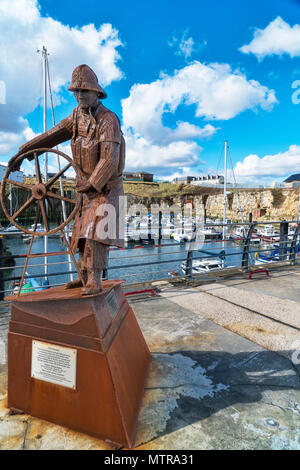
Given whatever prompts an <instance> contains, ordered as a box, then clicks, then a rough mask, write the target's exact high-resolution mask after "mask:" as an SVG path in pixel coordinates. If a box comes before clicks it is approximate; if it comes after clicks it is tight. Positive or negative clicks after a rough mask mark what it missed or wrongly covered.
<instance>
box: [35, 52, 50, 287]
mask: <svg viewBox="0 0 300 470" xmlns="http://www.w3.org/2000/svg"><path fill="white" fill-rule="evenodd" d="M37 52H41V53H42V60H43V110H44V132H46V131H47V56H48V52H47V49H46V48H45V46H43V49H42V50H41V51H40V50H38V51H37ZM47 180H48V155H47V153H45V156H44V182H45V183H46V182H47ZM45 205H46V213H48V204H47V201H45ZM44 253H48V237H47V235H46V236H45V237H44ZM44 273H45V281H46V284H48V257H47V256H45V266H44Z"/></svg>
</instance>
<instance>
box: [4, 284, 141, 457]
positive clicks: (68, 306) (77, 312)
mask: <svg viewBox="0 0 300 470" xmlns="http://www.w3.org/2000/svg"><path fill="white" fill-rule="evenodd" d="M121 283H122V281H104V282H103V291H102V292H100V293H99V294H96V295H91V296H82V295H81V288H77V289H70V290H65V289H64V287H56V288H52V289H47V290H44V291H40V292H34V293H28V294H23V295H21V296H20V297H15V296H11V297H8V298H7V300H10V301H11V322H10V328H9V333H8V407H9V408H11V409H12V410H14V411H21V412H24V413H27V414H30V415H32V416H36V417H38V418H42V419H45V420H48V421H51V422H53V423H56V424H59V425H63V426H66V427H69V428H71V429H74V430H76V431H80V432H83V433H87V434H90V435H92V436H95V437H99V438H101V439H105V440H108V441H112V442H114V443H117V444H120V445H123V446H126V447H129V448H131V447H133V445H134V439H135V433H136V427H137V418H138V413H139V409H140V405H141V400H142V397H143V392H144V386H145V381H146V378H147V371H148V366H149V361H150V352H149V349H148V347H147V345H146V342H145V340H144V337H143V335H142V332H141V330H140V328H139V325H138V323H137V321H136V318H135V315H134V313H133V311H132V309H131V307H130V306H129V304H128V302H127V300H126V298H125V296H124V294H123V293H122V290H121ZM33 341H42V342H46V343H49V344H53V345H56V346H63V347H67V348H73V349H76V351H77V363H76V387H75V389H71V388H68V387H66V386H62V385H57V384H54V383H50V382H48V381H44V380H40V379H36V378H33V377H32V376H31V375H32V369H31V359H32V342H33Z"/></svg>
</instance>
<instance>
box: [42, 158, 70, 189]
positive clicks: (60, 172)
mask: <svg viewBox="0 0 300 470" xmlns="http://www.w3.org/2000/svg"><path fill="white" fill-rule="evenodd" d="M70 166H72V164H71V163H69V164H68V165H66V166H65V167H64V168H63V169H62V170H60V171H59V172H58V173H56V175H54V176H52V178H50V179H49V180H48V181H47V183H46V188H49V187H50V186H51V185H52V184H53V183H55V181H57V180H58V178H60V177H61V175H62V174H63V173H64V172H65V171H67V170H68V169H69V168H70Z"/></svg>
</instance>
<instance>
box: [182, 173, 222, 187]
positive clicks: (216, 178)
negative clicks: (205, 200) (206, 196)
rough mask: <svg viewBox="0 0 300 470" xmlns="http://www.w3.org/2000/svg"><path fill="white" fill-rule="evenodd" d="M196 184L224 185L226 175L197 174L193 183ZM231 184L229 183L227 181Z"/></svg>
mask: <svg viewBox="0 0 300 470" xmlns="http://www.w3.org/2000/svg"><path fill="white" fill-rule="evenodd" d="M191 184H192V185H194V186H217V185H224V176H222V175H206V176H204V175H203V176H197V177H195V178H194V180H193V181H192V183H191ZM227 184H229V183H227Z"/></svg>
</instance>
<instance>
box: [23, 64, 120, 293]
mask: <svg viewBox="0 0 300 470" xmlns="http://www.w3.org/2000/svg"><path fill="white" fill-rule="evenodd" d="M69 90H70V91H73V92H74V95H75V98H76V101H77V103H78V106H77V107H76V108H75V109H74V111H73V112H72V114H71V115H70V116H68V117H67V118H66V119H63V120H62V121H61V122H60V123H59V124H58V125H56V126H54V127H53V128H52V129H50V130H49V131H47V132H45V133H44V134H41V135H39V136H38V137H35V138H34V139H32V140H30V141H29V142H27V143H26V144H24V145H22V146H21V147H20V149H19V153H20V152H22V153H23V152H27V151H29V150H33V149H35V148H38V147H40V148H41V147H47V148H51V147H54V146H56V145H58V144H60V143H62V142H65V141H66V140H69V139H72V140H71V148H72V154H73V159H74V161H75V163H76V164H77V167H78V168H79V174H78V175H77V180H76V190H77V191H78V192H80V193H82V194H83V198H82V201H83V202H82V206H81V209H80V211H79V213H78V214H77V215H76V218H75V223H74V230H73V234H72V240H71V249H72V251H73V253H74V254H75V252H76V250H77V248H78V249H79V257H78V265H79V269H80V271H81V276H82V278H83V280H84V282H85V284H86V285H85V287H84V288H83V289H82V293H83V294H85V295H89V294H96V293H97V292H99V291H101V273H102V270H103V269H105V268H106V267H107V262H108V249H109V246H110V245H115V246H118V247H123V246H124V238H123V234H121V235H117V234H119V226H120V225H122V224H119V201H120V196H122V195H123V194H124V193H123V181H122V172H123V169H124V165H125V143H124V138H123V135H122V132H121V128H120V121H119V119H118V118H117V116H116V115H115V114H114V113H113V112H112V111H110V110H109V109H107V108H105V107H104V106H103V104H102V103H101V101H99V100H103V99H104V98H106V96H107V95H106V93H105V91H104V90H103V89H102V88H101V86H100V85H99V83H98V79H97V76H96V75H95V73H94V72H93V70H92V69H91V68H90V67H88V66H87V65H79V66H78V67H76V68H75V69H74V71H73V74H72V82H71V85H70V87H69ZM101 204H110V205H111V206H112V207H113V208H114V211H113V213H114V214H115V215H114V216H115V218H116V219H115V221H114V222H115V224H116V230H115V231H114V233H115V235H114V237H109V236H107V235H105V234H104V233H103V231H102V234H101V233H99V230H97V224H98V223H99V222H101V220H102V219H103V215H99V210H98V209H99V206H100V205H101ZM106 207H107V206H106ZM100 232H101V231H100ZM81 286H82V282H81V280H80V279H79V278H78V279H77V280H75V281H74V282H69V283H68V284H66V288H73V287H81Z"/></svg>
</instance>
